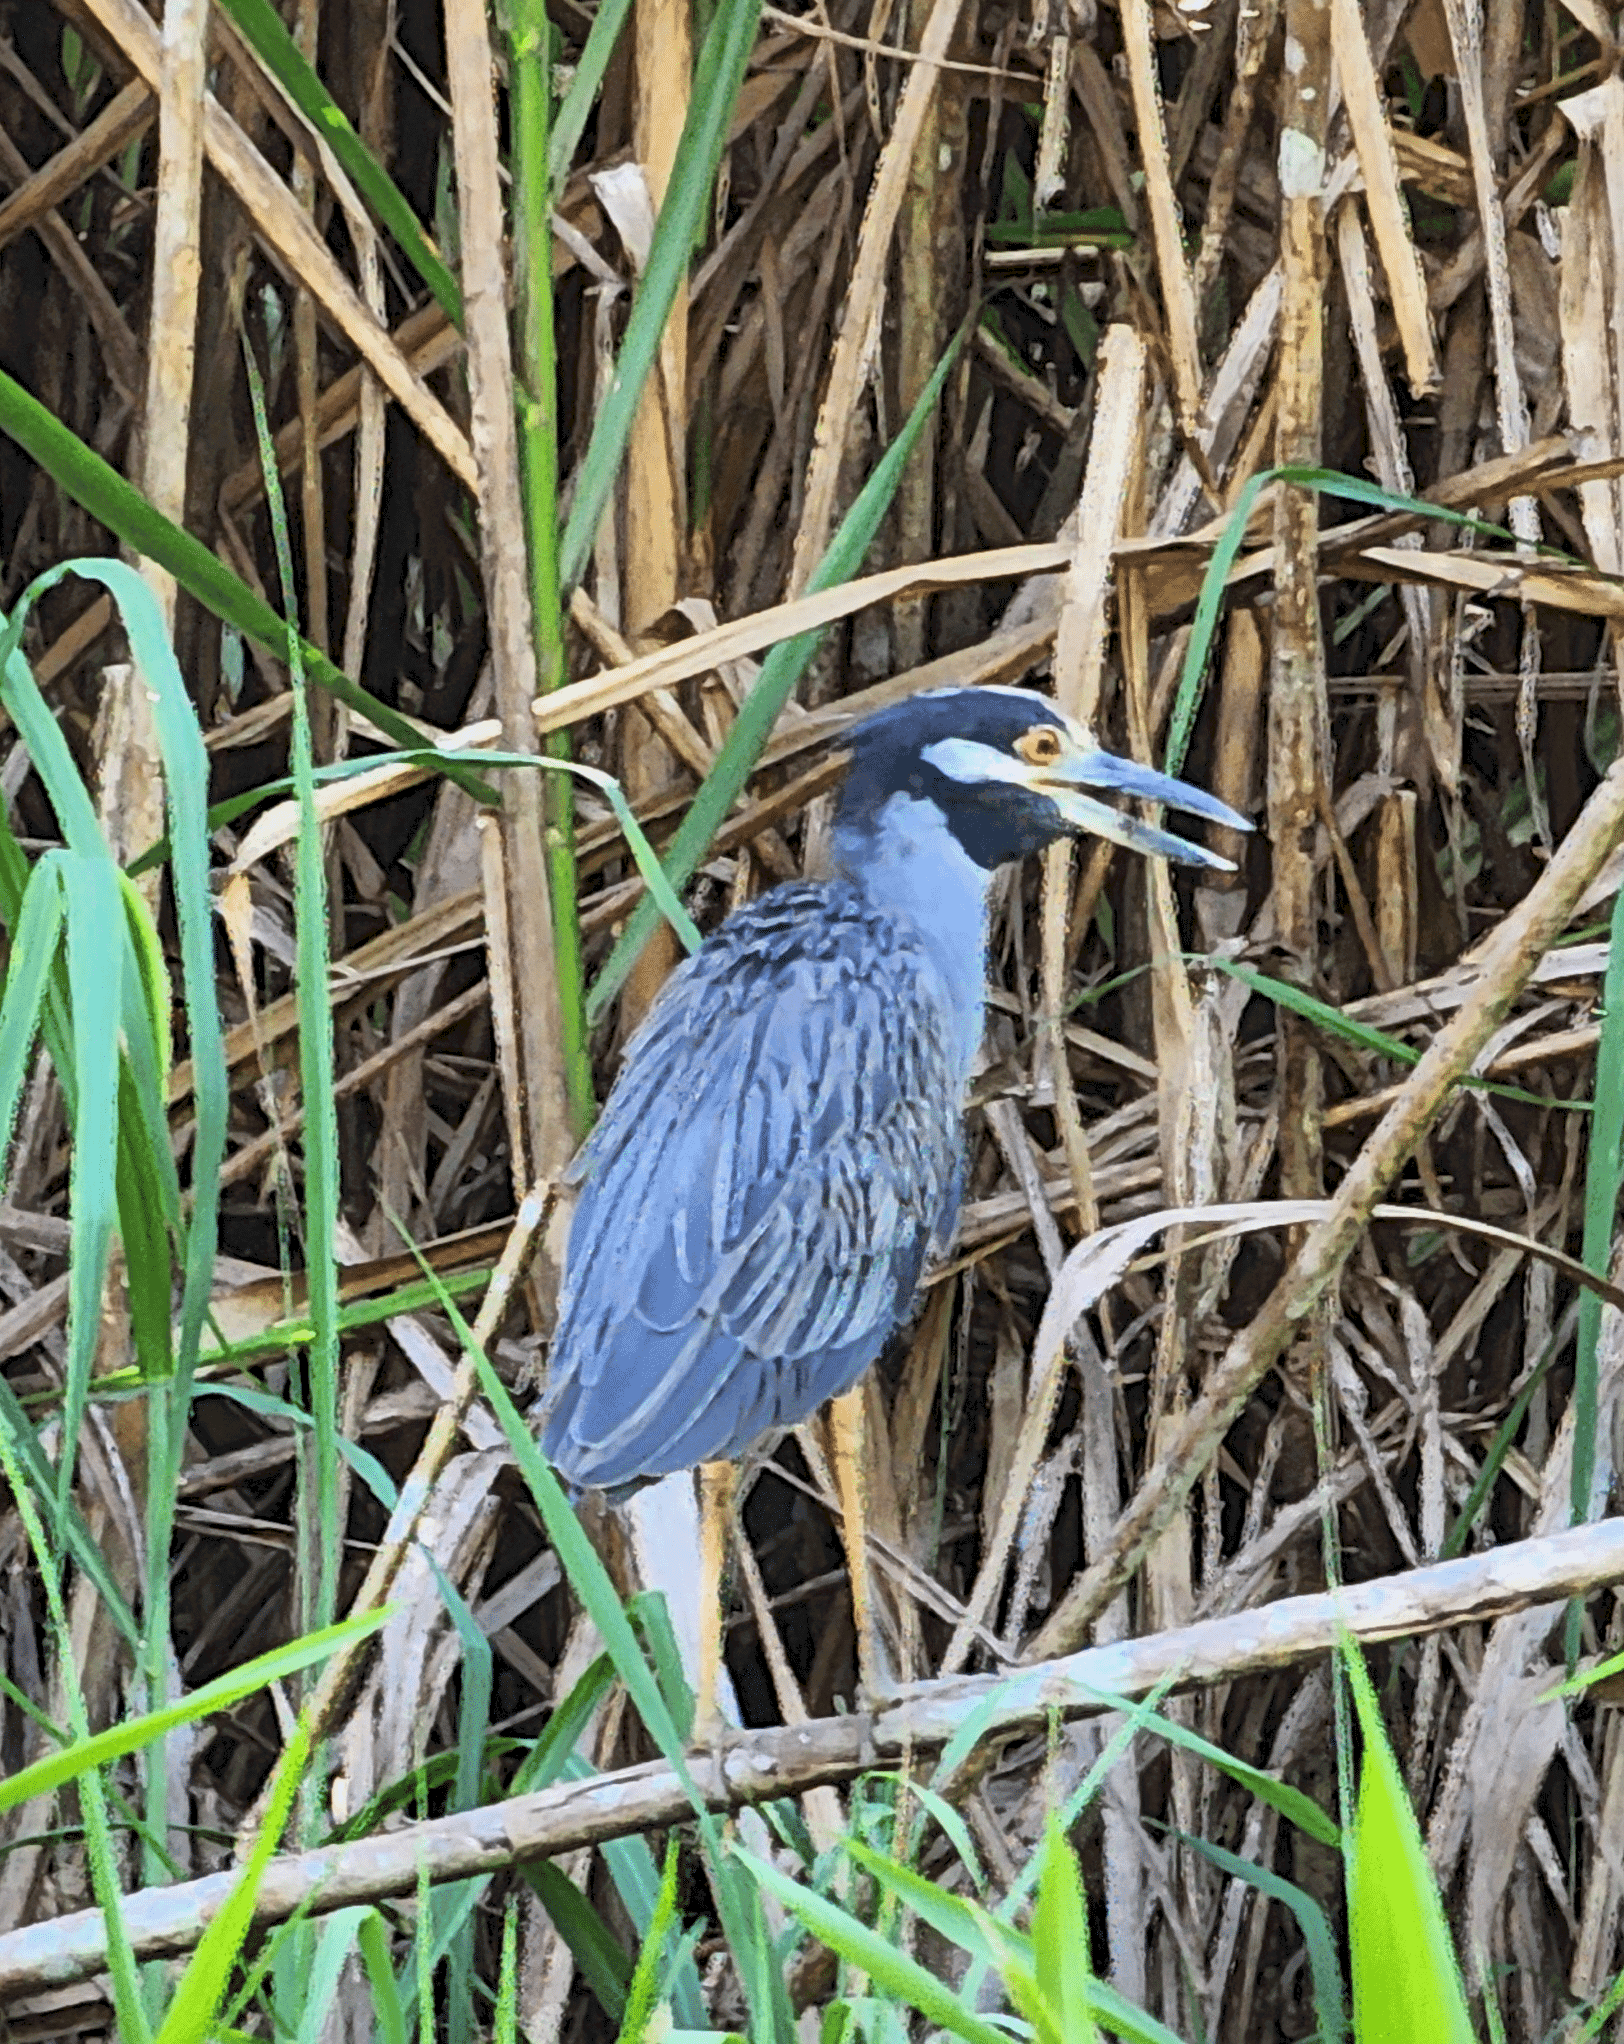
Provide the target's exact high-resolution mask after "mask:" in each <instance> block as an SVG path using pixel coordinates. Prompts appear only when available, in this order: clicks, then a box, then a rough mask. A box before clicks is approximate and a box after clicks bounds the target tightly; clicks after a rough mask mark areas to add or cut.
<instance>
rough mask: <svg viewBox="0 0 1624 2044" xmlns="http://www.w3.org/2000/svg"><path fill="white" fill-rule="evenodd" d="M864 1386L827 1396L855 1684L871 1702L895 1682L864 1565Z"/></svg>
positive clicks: (871, 1578)
mask: <svg viewBox="0 0 1624 2044" xmlns="http://www.w3.org/2000/svg"><path fill="white" fill-rule="evenodd" d="M863 1398H864V1390H863V1386H862V1385H861V1384H859V1385H858V1386H857V1388H856V1389H855V1390H854V1391H843V1392H842V1393H841V1395H840V1396H839V1397H838V1398H836V1399H832V1400H831V1401H830V1405H829V1446H830V1450H831V1456H830V1459H831V1460H832V1461H833V1463H834V1478H835V1491H836V1494H837V1496H838V1497H839V1500H840V1515H841V1520H842V1522H843V1534H844V1540H845V1547H846V1568H847V1571H848V1575H849V1579H850V1582H851V1608H852V1623H853V1625H854V1626H855V1628H856V1632H857V1687H858V1690H859V1692H860V1694H861V1695H862V1697H863V1698H864V1699H865V1700H866V1701H869V1702H874V1701H877V1700H878V1699H879V1698H881V1697H884V1696H887V1695H889V1694H890V1692H891V1690H892V1688H893V1687H894V1686H895V1685H894V1683H893V1681H892V1676H891V1667H890V1663H889V1662H888V1660H887V1659H886V1654H885V1648H884V1645H883V1643H882V1641H881V1638H880V1627H879V1612H878V1607H877V1606H876V1603H875V1599H874V1575H873V1571H872V1570H871V1569H870V1567H869V1565H868V1480H867V1463H866V1458H865V1454H864V1444H865V1430H864V1426H863Z"/></svg>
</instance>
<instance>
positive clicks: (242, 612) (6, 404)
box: [0, 371, 491, 802]
mask: <svg viewBox="0 0 1624 2044" xmlns="http://www.w3.org/2000/svg"><path fill="white" fill-rule="evenodd" d="M0 432H4V433H7V434H9V435H10V437H11V438H12V439H13V440H15V441H16V443H17V445H18V446H19V447H20V448H22V450H23V452H24V453H25V454H27V455H28V456H29V457H30V458H31V459H32V460H34V461H36V462H37V463H38V464H39V466H40V467H41V468H42V469H44V470H45V472H46V474H47V475H48V476H50V478H51V480H52V481H53V482H54V483H56V484H57V485H58V486H59V487H60V488H61V489H62V490H63V491H65V492H66V494H67V495H68V496H70V497H71V498H72V499H73V501H74V502H75V503H76V504H79V505H81V506H82V507H83V508H84V509H85V510H86V511H88V512H89V513H90V515H91V517H92V518H94V519H95V520H96V521H97V522H98V523H99V524H101V525H105V526H106V527H107V529H108V531H109V532H111V533H112V534H113V535H114V536H115V538H117V539H119V540H121V541H122V542H123V543H124V544H125V545H126V546H128V547H130V548H131V549H132V550H133V551H134V552H136V553H139V554H144V555H145V556H146V558H147V559H148V560H151V561H156V562H157V563H158V565H159V566H160V567H162V568H167V569H168V570H169V572H170V574H171V575H173V576H174V578H175V580H176V581H177V582H178V583H179V584H180V586H181V587H182V588H183V589H184V590H185V591H186V592H187V594H188V595H189V596H195V597H196V598H197V600H198V602H199V603H201V604H202V605H203V606H204V608H205V609H207V610H210V611H212V612H213V613H214V615H215V616H216V617H217V618H220V619H222V620H223V621H224V622H225V623H226V624H229V625H234V626H235V627H236V629H237V630H238V631H239V632H241V633H242V634H243V635H244V636H245V637H246V638H250V639H253V640H254V641H255V642H256V644H258V645H261V646H263V647H265V648H266V650H267V651H268V652H270V653H272V654H274V655H275V656H276V658H277V659H278V660H285V659H286V658H287V636H288V635H287V626H286V624H285V623H284V622H283V620H282V619H281V618H279V617H278V616H277V614H276V612H275V611H274V610H272V608H271V606H270V605H269V604H268V603H266V602H265V601H264V599H263V598H262V597H259V596H257V595H255V593H254V591H253V590H251V589H250V588H249V587H248V585H247V583H246V582H243V581H241V580H239V578H238V577H237V576H235V575H234V574H232V572H231V570H230V569H229V568H228V567H227V566H226V565H225V563H224V562H223V561H221V560H220V559H218V558H217V556H216V555H214V554H213V553H211V552H210V551H209V549H208V548H207V547H206V546H204V545H203V543H202V541H201V540H197V539H194V538H193V537H192V535H191V534H190V533H189V532H187V531H185V530H184V528H182V527H181V526H178V525H175V524H173V523H172V522H171V521H170V520H169V519H167V518H165V517H164V516H163V514H162V513H161V512H160V511H157V510H155V509H154V508H153V506H152V505H151V504H149V503H148V502H147V500H146V498H145V497H143V496H142V495H141V493H140V491H139V490H137V489H135V488H134V487H132V485H131V484H129V483H128V482H126V481H125V479H124V477H123V476H121V475H120V474H119V472H118V470H117V469H116V468H113V467H112V466H111V465H110V464H109V463H108V462H105V461H103V459H102V458H101V456H100V455H99V454H97V453H96V452H95V450H94V449H93V448H90V447H88V446H86V444H85V443H84V441H82V440H81V439H79V437H78V436H77V434H74V433H71V432H69V430H68V428H67V427H66V426H64V425H63V424H62V423H61V421H60V420H59V419H56V418H54V417H53V416H52V414H51V413H50V412H48V411H47V410H46V409H45V407H44V406H43V405H42V404H41V403H40V402H39V400H38V399H37V398H35V397H33V396H31V395H30V394H29V392H28V391H26V390H24V389H23V387H22V385H21V384H20V383H18V382H17V381H16V380H15V378H13V377H10V376H7V375H6V374H5V373H4V371H0ZM303 653H304V661H305V671H306V673H307V674H308V675H309V677H310V679H311V680H312V681H314V682H316V683H317V684H318V685H319V686H320V687H322V688H324V689H326V690H327V692H328V694H329V695H331V696H334V697H336V698H337V700H338V701H339V702H341V703H347V704H348V705H349V707H350V708H351V709H352V710H355V711H357V712H358V713H359V714H360V715H361V716H363V717H366V718H368V719H369V720H370V721H371V722H372V723H373V724H375V725H376V726H377V727H378V729H379V730H380V731H382V732H383V733H384V735H385V736H386V737H388V738H391V739H393V740H394V742H395V743H396V744H397V745H407V746H414V745H417V744H419V743H420V742H421V738H420V734H419V733H418V732H417V731H416V730H415V729H414V728H413V726H412V725H411V724H409V723H408V722H407V721H406V719H405V718H404V717H402V716H401V715H400V714H399V713H398V712H397V711H395V710H393V709H391V708H390V706H389V705H388V704H387V703H384V702H380V701H379V700H378V699H377V697H376V696H373V695H369V694H368V693H367V691H366V690H365V689H364V688H361V687H359V686H358V685H357V684H356V683H355V682H353V681H351V680H350V678H349V676H348V675H347V674H345V673H344V671H343V669H342V668H340V667H335V666H334V664H333V662H332V661H331V660H329V659H328V658H327V656H326V655H325V654H324V653H322V652H321V651H319V649H318V648H316V647H314V646H311V645H305V646H304V647H303ZM30 750H32V748H30ZM36 758H37V755H36ZM453 778H456V779H458V781H459V785H460V786H462V787H463V788H465V789H466V791H467V792H468V793H469V794H471V795H473V796H475V797H476V798H477V799H478V800H480V801H482V802H483V801H489V800H490V799H491V798H490V792H489V790H488V789H486V788H485V787H483V786H482V785H481V784H480V783H479V782H478V781H477V780H473V779H471V778H469V777H467V776H466V774H465V770H463V769H461V768H458V769H456V770H455V773H454V775H453Z"/></svg>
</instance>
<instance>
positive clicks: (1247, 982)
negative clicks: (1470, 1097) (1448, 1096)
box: [1191, 952, 1606, 1277]
mask: <svg viewBox="0 0 1624 2044" xmlns="http://www.w3.org/2000/svg"><path fill="white" fill-rule="evenodd" d="M1191 956H1192V957H1193V958H1198V959H1199V962H1200V963H1201V964H1202V965H1205V966H1214V967H1216V968H1217V970H1218V971H1219V972H1222V973H1226V974H1227V975H1228V976H1229V978H1231V979H1233V980H1238V981H1239V982H1240V984H1241V985H1242V986H1245V987H1250V988H1251V990H1252V992H1253V993H1255V994H1261V995H1262V997H1263V999H1264V1000H1266V1001H1273V1002H1274V1004H1275V1006H1276V1007H1279V1008H1289V1009H1290V1010H1291V1012H1292V1013H1293V1014H1294V1015H1301V1016H1302V1017H1303V1019H1304V1020H1305V1021H1308V1022H1313V1023H1315V1024H1316V1025H1317V1026H1318V1027H1319V1028H1321V1029H1323V1030H1325V1031H1326V1032H1327V1033H1328V1034H1329V1035H1332V1036H1336V1037H1340V1038H1341V1040H1342V1041H1343V1042H1344V1043H1348V1044H1351V1045H1353V1047H1354V1048H1355V1049H1356V1050H1363V1051H1369V1052H1371V1053H1372V1054H1373V1055H1374V1056H1376V1057H1388V1058H1393V1059H1394V1060H1396V1062H1397V1063H1399V1064H1401V1065H1418V1064H1419V1063H1420V1062H1421V1053H1420V1051H1418V1050H1417V1049H1416V1048H1415V1046H1414V1045H1413V1044H1409V1043H1406V1042H1404V1040H1403V1039H1402V1037H1397V1036H1389V1035H1388V1034H1387V1032H1386V1030H1384V1029H1373V1028H1372V1027H1371V1025H1370V1024H1369V1023H1368V1022H1361V1021H1360V1020H1359V1019H1358V1018H1357V1016H1354V1015H1349V1014H1346V1013H1345V1012H1344V1011H1343V1010H1342V1009H1341V1008H1336V1007H1333V1006H1332V1005H1331V1003H1330V1002H1329V1001H1321V1000H1318V999H1316V997H1315V996H1314V995H1313V994H1311V993H1308V992H1307V991H1306V990H1305V989H1304V988H1302V987H1294V986H1292V985H1291V984H1290V983H1289V981H1286V980H1283V979H1276V978H1275V977H1274V975H1273V974H1272V973H1267V972H1259V971H1257V970H1256V968H1255V967H1253V966H1250V965H1242V964H1240V963H1239V962H1238V961H1237V960H1235V959H1233V958H1220V957H1216V956H1212V955H1208V954H1207V953H1205V952H1202V953H1192V954H1191ZM1460 1084H1461V1085H1463V1086H1470V1087H1472V1088H1474V1089H1475V1090H1476V1091H1477V1092H1480V1093H1494V1094H1497V1095H1498V1096H1499V1097H1500V1098H1501V1099H1502V1100H1515V1101H1518V1102H1519V1103H1520V1104H1521V1105H1522V1106H1524V1107H1538V1108H1542V1109H1544V1110H1545V1111H1546V1112H1547V1113H1548V1112H1549V1111H1550V1109H1551V1108H1552V1107H1569V1106H1571V1107H1574V1108H1579V1109H1583V1110H1584V1111H1586V1112H1588V1111H1589V1103H1588V1102H1587V1101H1571V1102H1570V1101H1561V1100H1554V1101H1553V1100H1551V1099H1548V1098H1547V1097H1546V1096H1545V1095H1544V1094H1542V1093H1526V1092H1524V1091H1523V1089H1522V1088H1521V1087H1520V1086H1503V1085H1501V1084H1500V1083H1499V1082H1498V1081H1497V1080H1494V1079H1484V1078H1480V1077H1479V1076H1478V1074H1477V1073H1476V1072H1467V1073H1464V1074H1463V1075H1462V1077H1461V1080H1460ZM1601 1274H1602V1276H1604V1277H1605V1276H1606V1271H1605V1270H1603V1272H1602V1273H1601Z"/></svg>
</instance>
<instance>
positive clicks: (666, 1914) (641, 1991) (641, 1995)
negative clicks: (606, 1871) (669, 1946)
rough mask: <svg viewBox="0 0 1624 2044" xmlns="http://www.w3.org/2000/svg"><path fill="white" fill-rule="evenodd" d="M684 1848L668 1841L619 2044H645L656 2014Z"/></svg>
mask: <svg viewBox="0 0 1624 2044" xmlns="http://www.w3.org/2000/svg"><path fill="white" fill-rule="evenodd" d="M680 1860H681V1849H680V1844H679V1841H678V1840H677V1839H676V1837H674V1836H673V1837H671V1838H668V1839H667V1840H666V1846H665V1868H664V1870H663V1872H662V1873H661V1875H660V1893H659V1898H658V1900H657V1901H656V1902H655V1905H654V1914H653V1916H652V1918H651V1919H650V1921H649V1927H648V1932H647V1934H646V1935H645V1937H644V1939H643V1946H642V1950H641V1951H640V1952H639V1953H638V1955H637V1965H636V1967H635V1968H634V1969H633V1972H632V1977H631V1985H630V1986H629V1987H628V1988H627V1990H626V2013H625V2016H624V2017H623V2018H622V2020H621V2025H620V2036H619V2039H618V2044H645V2040H646V2039H647V2037H648V2034H649V2022H650V2019H651V2018H652V2016H653V2014H654V2000H655V1994H656V1992H657V1990H658V1988H659V1984H660V1955H661V1953H662V1952H663V1951H664V1950H665V1944H666V1939H667V1938H668V1937H669V1935H670V1933H671V1927H672V1925H673V1924H674V1923H675V1922H676V1919H677V1867H678V1864H679V1862H680Z"/></svg>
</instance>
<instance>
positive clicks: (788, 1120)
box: [543, 890, 962, 1487]
mask: <svg viewBox="0 0 1624 2044" xmlns="http://www.w3.org/2000/svg"><path fill="white" fill-rule="evenodd" d="M796 892H797V893H799V892H800V890H796ZM808 892H809V891H808ZM769 899H770V898H769ZM748 917H749V911H746V912H745V914H744V915H743V916H741V917H736V918H734V919H733V922H732V923H730V924H728V925H726V926H725V927H724V930H723V932H722V938H721V939H713V940H712V942H711V944H710V945H707V946H706V947H705V949H704V950H702V951H701V952H700V953H698V954H697V956H696V957H694V958H693V959H690V960H689V961H688V962H687V964H686V965H685V966H683V967H682V968H680V969H679V972H678V973H677V974H676V975H674V977H673V980H672V982H671V984H670V985H669V986H668V988H667V990H666V992H665V994H664V995H663V996H662V997H661V999H660V1001H659V1002H658V1003H657V1005H656V1007H655V1009H654V1011H653V1013H652V1014H651V1015H650V1017H649V1021H648V1023H647V1025H646V1026H645V1028H644V1030H643V1031H642V1033H641V1034H640V1035H639V1037H638V1038H637V1039H636V1040H635V1042H634V1043H633V1045H632V1046H631V1047H630V1048H629V1050H628V1055H627V1060H626V1063H625V1066H624V1068H623V1070H622V1074H621V1078H620V1081H619V1083H618V1084H617V1086H616V1087H615V1090H614V1092H613V1094H612V1095H611V1097H610V1100H609V1103H608V1106H607V1107H606V1109H605V1111H604V1115H603V1119H602V1121H601V1122H600V1123H599V1126H598V1129H597V1131H596V1133H595V1134H594V1136H593V1138H592V1141H591V1143H590V1145H589V1146H588V1149H587V1150H586V1152H585V1153H584V1154H583V1157H582V1160H581V1163H580V1166H579V1170H580V1175H581V1177H582V1180H583V1186H582V1193H581V1198H580V1201H579V1204H578V1205H577V1207H576V1210H575V1215H574V1218H573V1221H572V1224H571V1231H570V1250H569V1257H568V1266H567V1271H566V1276H565V1282H564V1287H563V1293H562V1297H561V1299H560V1311H559V1326H558V1332H557V1336H556V1338H555V1341H554V1346H553V1356H552V1362H551V1366H550V1370H549V1382H548V1390H547V1397H546V1401H545V1407H544V1436H543V1446H544V1448H545V1450H546V1452H547V1453H548V1455H549V1456H550V1457H551V1458H552V1460H553V1461H554V1462H555V1463H556V1464H557V1465H558V1467H559V1468H560V1470H561V1471H562V1472H563V1474H565V1475H566V1476H567V1477H569V1478H570V1479H571V1480H573V1481H575V1482H577V1483H581V1484H589V1485H601V1486H604V1487H615V1486H618V1485H621V1484H626V1483H631V1482H635V1481H637V1480H639V1479H642V1478H647V1477H652V1476H657V1475H661V1474H664V1473H666V1472H667V1471H669V1470H672V1469H682V1468H688V1467H690V1466H692V1465H693V1464H694V1463H696V1462H699V1461H704V1460H710V1459H720V1458H724V1457H727V1456H730V1455H736V1454H738V1453H740V1452H741V1451H742V1450H743V1449H744V1448H745V1447H747V1446H748V1445H749V1443H750V1442H751V1441H752V1440H754V1439H755V1438H757V1436H759V1435H760V1434H761V1433H763V1432H764V1431H766V1430H767V1429H768V1428H770V1427H774V1426H784V1425H789V1424H793V1423H794V1422H796V1421H798V1420H801V1419H804V1418H806V1417H807V1416H808V1415H809V1414H810V1413H811V1412H813V1411H815V1410H816V1408H817V1407H818V1406H819V1405H821V1404H822V1403H823V1401H824V1400H825V1399H826V1398H829V1397H831V1396H833V1395H834V1394H835V1393H836V1392H838V1391H841V1390H844V1389H846V1388H847V1387H848V1386H849V1385H851V1384H852V1383H854V1382H855V1381H856V1379H857V1378H858V1377H859V1376H861V1374H862V1373H863V1371H864V1370H865V1369H866V1368H867V1367H868V1365H869V1364H870V1363H871V1362H872V1361H873V1360H874V1358H875V1356H876V1355H878V1353H879V1351H880V1349H881V1348H882V1347H883V1346H884V1343H885V1341H886V1338H887V1337H888V1335H889V1334H890V1333H891V1330H892V1329H893V1328H894V1327H895V1326H896V1324H897V1322H898V1321H899V1320H900V1319H901V1318H903V1317H904V1316H905V1315H906V1313H907V1312H908V1310H909V1307H910V1305H911V1302H912V1299H913V1294H914V1291H915V1288H916V1286H917V1283H918V1279H919V1273H920V1270H921V1267H922V1265H923V1263H924V1259H925V1255H926V1252H927V1250H928V1249H929V1247H930V1246H931V1244H932V1242H933V1241H935V1240H938V1239H939V1238H940V1235H941V1230H942V1223H943V1218H944V1209H948V1208H950V1207H952V1206H956V1195H957V1185H958V1176H959V1165H960V1150H961V1140H962V1139H961V1132H960V1113H961V1101H960V1098H959V1091H960V1080H959V1075H958V1074H957V1072H956V1070H955V1069H954V1061H953V1058H952V1055H951V1051H950V1049H949V1045H950V1043H951V1041H952V1038H951V1033H950V1029H949V1026H948V1018H947V1017H946V1016H945V1015H943V1013H942V1012H941V992H940V985H939V982H938V981H936V980H935V978H934V975H933V974H931V972H930V971H929V969H928V967H927V966H926V965H925V964H924V961H923V960H922V959H921V958H919V957H918V956H917V954H913V953H911V952H910V951H908V950H907V949H906V948H904V949H903V950H902V951H900V952H897V951H893V952H892V953H891V955H889V956H887V957H886V958H885V959H884V960H883V969H882V970H880V971H876V970H875V964H876V961H875V959H874V958H873V957H872V956H867V955H865V954H864V950H863V947H862V946H860V945H858V946H853V947H851V948H850V949H848V948H846V947H843V946H841V945H840V944H838V943H829V942H827V941H825V942H823V943H820V944H818V945H815V946H810V947H807V946H800V947H797V946H796V945H794V944H790V945H788V946H780V947H779V948H778V949H777V950H776V951H772V950H770V949H769V950H768V952H767V953H766V955H763V953H762V952H761V951H760V950H759V949H757V950H751V949H750V947H749V946H748V944H747V943H745V944H741V943H740V941H738V938H735V940H734V941H733V942H727V941H723V940H725V939H727V937H728V935H729V933H730V932H733V931H734V926H735V924H741V923H744V924H747V922H748ZM741 935H743V936H745V937H748V929H746V930H745V931H744V932H742V933H741ZM823 935H824V936H825V937H827V932H824V933H823ZM854 954H855V955H854ZM949 1220H950V1214H949Z"/></svg>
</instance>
